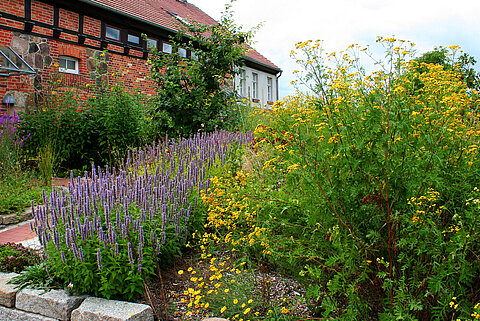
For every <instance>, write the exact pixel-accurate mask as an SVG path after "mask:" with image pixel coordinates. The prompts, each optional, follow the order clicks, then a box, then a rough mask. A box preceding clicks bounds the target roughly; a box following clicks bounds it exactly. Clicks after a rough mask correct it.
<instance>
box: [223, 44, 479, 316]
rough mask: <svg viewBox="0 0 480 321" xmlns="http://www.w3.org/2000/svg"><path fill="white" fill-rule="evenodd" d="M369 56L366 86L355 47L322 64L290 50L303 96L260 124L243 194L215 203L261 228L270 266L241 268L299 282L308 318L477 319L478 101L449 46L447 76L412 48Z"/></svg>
mask: <svg viewBox="0 0 480 321" xmlns="http://www.w3.org/2000/svg"><path fill="white" fill-rule="evenodd" d="M378 43H379V44H380V45H382V46H383V47H384V49H385V56H384V58H383V62H379V64H377V66H378V68H379V69H378V70H376V71H374V72H371V73H367V72H366V71H365V69H364V68H363V67H362V65H361V61H360V59H359V57H360V55H361V54H362V53H367V55H369V56H370V57H373V55H372V54H370V53H369V50H368V49H367V48H360V47H358V46H351V47H349V48H348V49H347V50H346V51H344V52H339V53H332V54H330V55H328V56H327V55H326V54H325V53H324V52H323V50H322V47H321V45H322V43H321V42H319V41H317V42H311V41H306V42H303V43H299V44H298V45H297V50H296V51H295V52H294V58H295V59H296V60H297V62H298V63H299V64H300V65H301V67H302V71H297V73H298V74H299V75H300V82H303V83H304V84H306V85H308V86H309V88H310V91H309V93H308V94H301V93H298V94H296V95H294V96H291V97H287V98H286V99H285V100H284V101H282V102H278V103H276V105H275V106H274V108H273V111H272V113H268V114H265V115H264V116H265V117H267V121H266V122H265V123H263V124H261V125H259V126H258V127H257V129H256V131H255V135H254V137H255V147H254V149H252V150H251V152H250V155H249V157H248V164H249V168H247V167H245V168H244V171H248V172H249V175H250V176H249V177H250V179H249V180H248V183H247V184H246V185H245V186H246V188H245V189H242V190H235V191H232V192H227V193H230V194H229V195H237V196H234V197H236V198H240V199H248V200H249V204H250V205H249V206H250V207H252V208H257V215H258V217H257V219H256V220H258V222H261V223H258V224H260V225H259V226H261V227H262V228H265V229H264V230H263V231H262V234H263V235H265V236H266V237H265V238H263V239H264V240H268V242H266V243H268V247H269V252H270V253H268V255H265V253H262V252H257V253H255V251H252V248H251V249H250V255H251V256H252V257H256V258H257V259H258V260H265V259H266V260H268V261H270V262H271V263H273V264H274V265H275V266H276V267H277V268H278V269H280V270H283V271H285V272H287V273H291V274H292V275H296V277H297V278H298V279H300V280H303V281H305V284H307V286H308V291H307V293H308V295H309V298H310V300H312V308H313V309H314V311H315V312H316V313H317V314H318V315H319V316H323V317H329V318H338V319H342V320H359V319H361V320H367V319H371V320H394V319H395V320H396V319H403V320H451V319H457V318H460V319H465V318H466V319H468V318H471V317H472V316H474V313H475V312H478V311H477V310H476V309H478V307H479V306H480V305H479V304H478V302H480V293H479V292H478V288H479V287H480V278H479V275H480V270H479V269H480V262H479V258H480V252H479V247H478V244H479V241H480V234H479V233H480V232H479V231H480V221H479V219H478V213H479V212H478V211H479V206H478V204H479V202H480V201H479V190H478V188H479V185H480V181H479V179H478V177H479V168H480V161H479V159H478V153H479V150H478V144H479V140H480V130H479V124H478V110H477V105H478V102H477V93H476V92H475V91H473V90H471V89H469V88H468V87H467V85H466V84H465V82H463V81H462V76H461V73H459V72H458V69H457V68H456V67H455V66H456V61H455V54H456V53H458V51H459V48H458V47H456V46H452V47H450V49H449V50H450V55H449V57H450V59H451V60H452V61H451V65H452V66H453V68H451V69H449V70H445V69H444V67H443V66H441V65H435V64H426V63H421V62H419V61H418V60H416V59H415V56H414V52H413V47H414V45H413V44H412V43H409V42H405V41H401V40H396V39H391V38H387V39H385V38H379V39H378ZM377 62H378V61H377ZM234 192H235V193H236V194H233V193H234ZM237 225H239V224H238V223H237ZM233 233H235V231H234V232H233ZM253 250H254V249H253ZM259 251H260V249H259ZM299 270H300V272H299Z"/></svg>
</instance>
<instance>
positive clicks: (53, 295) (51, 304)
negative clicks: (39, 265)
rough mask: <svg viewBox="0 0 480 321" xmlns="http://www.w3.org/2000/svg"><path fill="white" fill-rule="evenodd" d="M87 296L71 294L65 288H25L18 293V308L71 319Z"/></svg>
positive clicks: (60, 318) (65, 319)
mask: <svg viewBox="0 0 480 321" xmlns="http://www.w3.org/2000/svg"><path fill="white" fill-rule="evenodd" d="M85 298H86V297H85V296H69V295H68V293H67V292H66V291H65V290H50V291H48V292H45V291H44V290H35V289H24V290H22V291H20V292H19V293H18V294H17V300H16V308H17V309H19V310H23V311H27V312H35V313H38V314H41V315H44V316H47V317H51V318H55V319H58V320H64V321H67V320H70V315H71V313H72V311H73V310H74V309H76V308H77V307H78V306H79V305H80V304H81V303H82V301H83V300H85Z"/></svg>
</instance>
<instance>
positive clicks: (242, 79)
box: [238, 69, 247, 97]
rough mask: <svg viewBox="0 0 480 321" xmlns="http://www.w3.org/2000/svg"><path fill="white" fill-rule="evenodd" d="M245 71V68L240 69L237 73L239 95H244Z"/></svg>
mask: <svg viewBox="0 0 480 321" xmlns="http://www.w3.org/2000/svg"><path fill="white" fill-rule="evenodd" d="M246 75H247V73H246V71H245V69H240V72H239V73H238V77H239V83H238V94H239V95H240V96H241V97H245V87H246V86H245V85H246V81H247V79H246Z"/></svg>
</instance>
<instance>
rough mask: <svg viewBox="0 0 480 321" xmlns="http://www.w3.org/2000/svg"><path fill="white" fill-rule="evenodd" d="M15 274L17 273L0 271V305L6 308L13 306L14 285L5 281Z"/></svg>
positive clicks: (15, 290) (15, 291) (15, 292)
mask: <svg viewBox="0 0 480 321" xmlns="http://www.w3.org/2000/svg"><path fill="white" fill-rule="evenodd" d="M17 275H18V274H17V273H0V305H3V306H5V307H7V308H13V307H14V306H15V295H16V294H17V289H16V285H15V284H7V282H8V281H10V280H11V279H12V278H13V277H15V276H17ZM0 320H2V319H0Z"/></svg>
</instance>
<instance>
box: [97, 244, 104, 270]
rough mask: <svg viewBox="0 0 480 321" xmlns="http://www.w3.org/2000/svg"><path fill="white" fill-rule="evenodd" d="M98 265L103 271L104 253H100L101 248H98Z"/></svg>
mask: <svg viewBox="0 0 480 321" xmlns="http://www.w3.org/2000/svg"><path fill="white" fill-rule="evenodd" d="M97 265H98V269H99V270H100V271H101V270H102V269H103V267H102V252H101V251H100V248H97Z"/></svg>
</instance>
